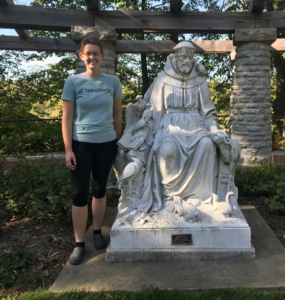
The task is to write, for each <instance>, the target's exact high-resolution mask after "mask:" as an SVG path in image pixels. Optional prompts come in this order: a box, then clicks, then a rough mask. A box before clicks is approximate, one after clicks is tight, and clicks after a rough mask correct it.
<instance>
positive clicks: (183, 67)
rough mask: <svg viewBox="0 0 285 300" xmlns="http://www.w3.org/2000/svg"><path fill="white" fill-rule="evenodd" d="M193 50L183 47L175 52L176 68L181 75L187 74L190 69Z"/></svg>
mask: <svg viewBox="0 0 285 300" xmlns="http://www.w3.org/2000/svg"><path fill="white" fill-rule="evenodd" d="M194 53H195V52H194V49H191V48H187V47H183V48H180V49H177V51H175V58H176V67H177V69H178V71H179V72H180V73H182V74H188V73H189V72H190V71H191V68H192V62H193V58H194Z"/></svg>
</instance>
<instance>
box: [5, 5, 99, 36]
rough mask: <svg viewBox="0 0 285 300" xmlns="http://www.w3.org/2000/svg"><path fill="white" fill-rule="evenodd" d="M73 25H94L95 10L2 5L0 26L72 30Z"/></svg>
mask: <svg viewBox="0 0 285 300" xmlns="http://www.w3.org/2000/svg"><path fill="white" fill-rule="evenodd" d="M71 26H88V27H93V26H94V21H93V12H92V11H87V10H75V9H56V8H43V7H30V6H21V5H14V6H10V5H9V6H8V5H7V6H2V7H1V9H0V28H21V29H31V30H49V31H62V32H65V31H70V29H71Z"/></svg>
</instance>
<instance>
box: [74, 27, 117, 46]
mask: <svg viewBox="0 0 285 300" xmlns="http://www.w3.org/2000/svg"><path fill="white" fill-rule="evenodd" d="M71 36H72V39H73V40H74V42H75V43H78V44H79V43H80V42H81V41H82V40H83V39H84V38H86V37H89V38H96V39H98V40H100V41H102V42H110V43H112V44H113V45H114V46H115V45H116V43H117V38H118V35H117V33H116V30H115V28H113V27H111V26H96V27H86V26H72V27H71Z"/></svg>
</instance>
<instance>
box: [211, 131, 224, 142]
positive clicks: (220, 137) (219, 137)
mask: <svg viewBox="0 0 285 300" xmlns="http://www.w3.org/2000/svg"><path fill="white" fill-rule="evenodd" d="M209 137H210V138H211V139H212V141H213V142H214V143H216V144H221V143H222V142H223V141H224V138H225V134H224V132H223V131H222V130H217V131H214V132H209Z"/></svg>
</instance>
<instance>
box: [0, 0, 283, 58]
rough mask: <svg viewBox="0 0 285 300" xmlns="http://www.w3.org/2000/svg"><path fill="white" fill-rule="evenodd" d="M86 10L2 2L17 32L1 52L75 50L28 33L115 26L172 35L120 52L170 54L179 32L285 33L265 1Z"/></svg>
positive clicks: (90, 1)
mask: <svg viewBox="0 0 285 300" xmlns="http://www.w3.org/2000/svg"><path fill="white" fill-rule="evenodd" d="M85 2H86V6H87V10H73V9H54V8H43V7H28V6H20V5H14V3H13V0H0V28H11V29H15V30H16V32H17V33H18V35H19V36H18V37H17V36H0V49H1V50H31V51H53V52H59V51H61V52H74V51H76V50H78V45H76V43H75V42H74V41H73V40H72V39H66V38H58V39H57V38H36V37H30V35H29V31H28V30H46V31H61V32H69V31H70V30H71V27H72V26H87V27H96V26H111V27H113V28H114V29H115V30H116V32H117V33H168V34H171V40H168V41H148V40H136V41H134V40H132V41H129V40H128V41H126V40H119V41H118V42H117V45H116V46H115V48H114V50H115V51H116V52H117V53H118V54H119V53H170V52H172V51H173V46H174V45H175V43H176V42H177V41H178V34H179V33H220V34H233V33H234V32H235V30H236V29H244V28H248V29H251V28H277V31H278V33H284V32H285V12H284V11H278V12H262V10H263V9H264V4H265V0H251V3H250V9H249V12H245V13H244V12H183V11H181V7H182V0H170V11H169V12H156V11H141V10H140V11H130V10H128V11H101V10H100V0H85ZM193 43H194V44H195V46H196V50H197V53H230V52H232V51H233V50H234V46H233V43H232V41H212V40H211V41H193ZM271 51H272V52H283V51H285V39H277V41H276V42H275V43H274V44H273V45H272V46H271Z"/></svg>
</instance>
